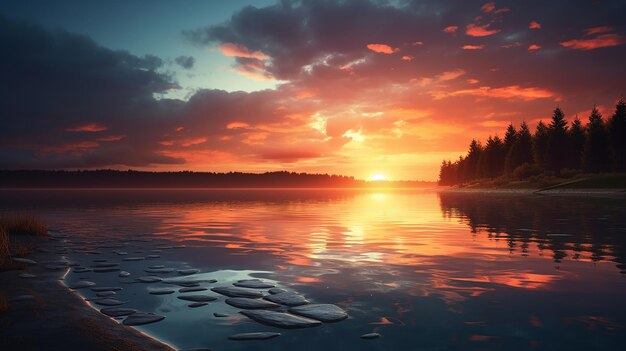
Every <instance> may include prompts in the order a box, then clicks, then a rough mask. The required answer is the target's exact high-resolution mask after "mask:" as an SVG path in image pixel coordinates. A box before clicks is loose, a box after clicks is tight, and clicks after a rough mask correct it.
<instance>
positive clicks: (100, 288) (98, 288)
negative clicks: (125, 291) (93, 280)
mask: <svg viewBox="0 0 626 351" xmlns="http://www.w3.org/2000/svg"><path fill="white" fill-rule="evenodd" d="M120 290H122V288H120V287H119V286H96V287H94V288H91V291H95V292H100V291H120Z"/></svg>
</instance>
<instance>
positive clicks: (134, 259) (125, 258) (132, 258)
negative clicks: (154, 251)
mask: <svg viewBox="0 0 626 351" xmlns="http://www.w3.org/2000/svg"><path fill="white" fill-rule="evenodd" d="M145 259H146V258H145V257H124V258H122V261H143V260H145Z"/></svg>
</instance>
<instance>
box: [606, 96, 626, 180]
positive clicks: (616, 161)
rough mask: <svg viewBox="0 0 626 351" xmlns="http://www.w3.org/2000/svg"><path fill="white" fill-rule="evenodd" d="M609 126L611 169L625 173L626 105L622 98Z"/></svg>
mask: <svg viewBox="0 0 626 351" xmlns="http://www.w3.org/2000/svg"><path fill="white" fill-rule="evenodd" d="M609 125H610V137H611V140H610V141H611V156H612V158H613V169H614V170H615V171H617V172H624V171H626V103H625V102H624V99H623V98H621V99H620V100H619V101H618V102H617V105H616V106H615V113H614V114H613V116H612V117H611V120H610V121H609Z"/></svg>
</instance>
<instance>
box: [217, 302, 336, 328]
mask: <svg viewBox="0 0 626 351" xmlns="http://www.w3.org/2000/svg"><path fill="white" fill-rule="evenodd" d="M226 302H228V300H227V301H226ZM289 312H291V313H294V314H297V315H300V316H304V317H307V318H313V319H317V320H318V321H320V322H325V323H328V322H338V321H341V320H344V319H346V318H348V313H346V311H344V310H343V309H341V308H339V307H337V306H335V305H330V304H311V305H304V306H298V307H293V308H290V309H289Z"/></svg>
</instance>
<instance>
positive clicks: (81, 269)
mask: <svg viewBox="0 0 626 351" xmlns="http://www.w3.org/2000/svg"><path fill="white" fill-rule="evenodd" d="M73 272H74V273H87V272H91V269H90V268H87V267H75V268H74V270H73Z"/></svg>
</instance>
